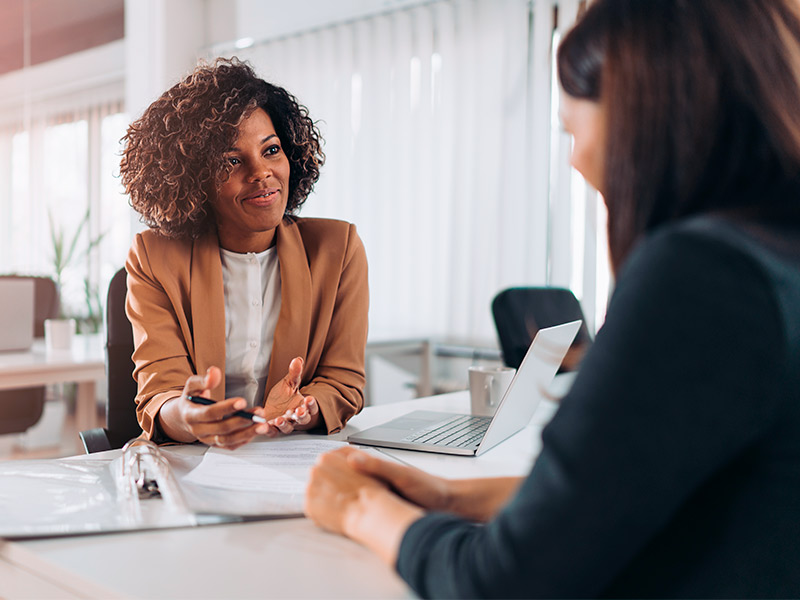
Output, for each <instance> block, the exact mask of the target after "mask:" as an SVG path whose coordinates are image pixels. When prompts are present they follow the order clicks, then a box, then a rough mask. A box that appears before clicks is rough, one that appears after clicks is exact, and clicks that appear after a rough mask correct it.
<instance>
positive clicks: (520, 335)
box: [492, 287, 592, 371]
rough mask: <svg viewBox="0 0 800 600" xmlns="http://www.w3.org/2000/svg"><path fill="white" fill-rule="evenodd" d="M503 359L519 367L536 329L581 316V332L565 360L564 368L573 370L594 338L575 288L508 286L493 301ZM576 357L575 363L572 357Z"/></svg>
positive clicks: (493, 311) (559, 323)
mask: <svg viewBox="0 0 800 600" xmlns="http://www.w3.org/2000/svg"><path fill="white" fill-rule="evenodd" d="M492 315H493V316H494V323H495V327H496V328H497V336H498V338H499V340H500V348H501V349H502V351H503V361H504V362H505V364H506V365H507V366H509V367H514V368H515V369H516V368H518V367H519V365H520V363H521V362H522V359H523V358H524V357H525V353H526V352H527V351H528V347H529V346H530V344H531V341H533V338H534V336H535V335H536V332H537V331H539V330H540V329H542V328H544V327H552V326H554V325H561V324H562V323H568V322H569V321H575V320H576V319H581V320H582V321H583V325H581V329H580V331H578V335H577V336H576V337H575V341H574V342H573V343H572V347H571V348H570V352H571V354H568V358H565V359H564V364H563V366H562V369H561V370H562V371H564V370H572V369H573V367H574V366H576V364H577V362H579V357H580V355H582V354H583V352H584V351H585V350H586V348H587V347H588V346H589V345H591V343H592V337H591V335H590V334H589V329H588V328H587V327H586V320H585V319H584V316H583V310H582V309H581V305H580V302H579V301H578V299H577V298H576V297H575V294H573V293H572V291H570V290H568V289H566V288H558V287H519V288H509V289H507V290H503V291H502V292H500V293H498V294H497V295H496V296H495V298H494V300H493V301H492ZM573 356H575V357H576V359H575V360H576V361H577V362H576V364H575V365H573V364H570V363H571V360H569V359H571V357H573Z"/></svg>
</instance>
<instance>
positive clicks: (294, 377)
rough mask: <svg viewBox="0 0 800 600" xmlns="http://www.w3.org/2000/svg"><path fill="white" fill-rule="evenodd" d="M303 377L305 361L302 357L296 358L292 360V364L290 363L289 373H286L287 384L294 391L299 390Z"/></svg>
mask: <svg viewBox="0 0 800 600" xmlns="http://www.w3.org/2000/svg"><path fill="white" fill-rule="evenodd" d="M302 375H303V359H302V358H301V357H299V356H298V357H296V358H293V359H292V362H290V363H289V371H288V372H287V373H286V377H285V380H286V383H287V385H288V386H289V387H290V388H292V390H293V391H294V390H297V388H299V387H300V378H301V376H302Z"/></svg>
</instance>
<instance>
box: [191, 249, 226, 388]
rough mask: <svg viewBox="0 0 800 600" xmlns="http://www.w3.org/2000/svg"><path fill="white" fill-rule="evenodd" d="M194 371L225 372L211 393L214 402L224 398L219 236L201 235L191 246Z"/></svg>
mask: <svg viewBox="0 0 800 600" xmlns="http://www.w3.org/2000/svg"><path fill="white" fill-rule="evenodd" d="M189 296H190V303H191V311H192V312H191V314H192V332H193V340H192V343H193V345H194V348H192V349H190V352H192V354H193V356H194V366H195V371H196V373H197V374H198V375H205V373H206V371H207V370H208V368H209V367H210V366H212V365H213V366H216V367H219V368H220V369H221V370H222V383H221V384H220V385H219V386H218V387H217V388H215V389H213V390H211V397H212V398H213V399H214V400H217V401H219V400H224V399H225V296H224V287H223V283H222V261H221V260H220V257H219V241H218V240H217V236H216V234H209V235H205V236H202V237H201V238H199V239H197V240H195V242H194V245H193V246H192V267H191V274H190V281H189Z"/></svg>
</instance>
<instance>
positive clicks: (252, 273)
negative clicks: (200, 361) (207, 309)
mask: <svg viewBox="0 0 800 600" xmlns="http://www.w3.org/2000/svg"><path fill="white" fill-rule="evenodd" d="M220 258H221V259H222V282H223V285H224V290H225V396H226V397H227V398H233V397H234V396H241V397H242V398H244V399H245V400H247V404H248V406H261V405H262V404H263V400H264V392H265V388H266V385H267V373H268V371H269V359H270V354H271V353H272V342H273V340H274V338H275V326H276V325H277V323H278V315H279V313H280V311H281V273H280V268H279V263H278V252H277V249H276V248H275V247H274V246H273V247H272V248H269V249H268V250H265V251H264V252H259V253H258V254H256V253H254V252H248V253H247V254H238V253H236V252H231V251H229V250H224V249H222V248H220Z"/></svg>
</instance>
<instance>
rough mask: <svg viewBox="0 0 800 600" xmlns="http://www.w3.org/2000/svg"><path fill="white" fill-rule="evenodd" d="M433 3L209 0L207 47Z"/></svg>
mask: <svg viewBox="0 0 800 600" xmlns="http://www.w3.org/2000/svg"><path fill="white" fill-rule="evenodd" d="M428 1H430V0H292V1H287V0H233V1H231V0H207V2H206V5H207V6H206V14H207V16H208V18H209V22H208V27H207V32H208V44H209V45H213V46H217V45H223V46H226V45H229V43H230V42H232V41H235V40H238V39H242V38H251V39H252V40H254V41H263V40H268V39H273V38H278V37H282V36H286V35H290V34H293V33H298V32H301V31H308V30H309V29H315V28H318V27H323V26H325V25H330V24H332V23H342V22H346V21H351V20H354V19H358V18H362V17H366V16H369V15H374V14H376V13H382V12H386V11H390V10H396V9H398V8H405V7H410V6H414V5H418V4H425V3H426V2H428Z"/></svg>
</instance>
